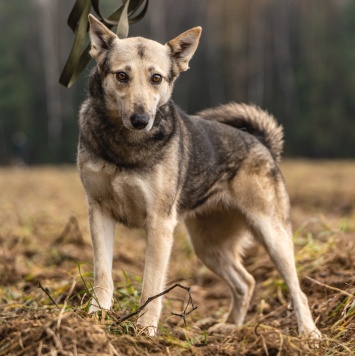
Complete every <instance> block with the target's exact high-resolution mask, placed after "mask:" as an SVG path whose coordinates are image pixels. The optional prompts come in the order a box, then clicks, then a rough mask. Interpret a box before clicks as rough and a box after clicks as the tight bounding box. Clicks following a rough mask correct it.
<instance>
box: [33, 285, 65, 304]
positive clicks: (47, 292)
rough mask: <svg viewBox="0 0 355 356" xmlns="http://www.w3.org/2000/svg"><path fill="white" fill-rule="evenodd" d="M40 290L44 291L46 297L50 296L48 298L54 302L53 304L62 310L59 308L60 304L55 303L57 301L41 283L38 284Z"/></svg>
mask: <svg viewBox="0 0 355 356" xmlns="http://www.w3.org/2000/svg"><path fill="white" fill-rule="evenodd" d="M38 288H40V289H42V290H43V292H44V293H46V295H47V296H48V298H49V299H50V300H51V301H52V303H53V304H54V305H55V306H56V307H57V308H58V309H60V308H59V305H58V304H57V303H56V302H55V300H54V299H53V298H52V296H51V294H50V292H49V290H48V288H43V287H42V284H41V282H38Z"/></svg>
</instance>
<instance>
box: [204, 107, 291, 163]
mask: <svg viewBox="0 0 355 356" xmlns="http://www.w3.org/2000/svg"><path fill="white" fill-rule="evenodd" d="M197 115H198V116H200V117H202V118H204V119H207V120H213V121H218V122H221V123H224V124H226V125H230V126H233V127H236V128H238V129H241V130H245V131H247V132H248V133H250V134H251V135H253V136H255V137H256V138H257V139H258V140H259V141H260V142H261V143H262V144H263V145H264V146H266V147H267V148H268V149H269V151H270V152H271V154H272V156H273V157H274V159H275V160H276V161H277V162H279V161H280V160H281V153H282V150H283V142H284V141H283V128H282V126H281V125H279V124H278V123H277V121H276V119H275V118H274V117H273V116H272V115H270V114H269V113H268V112H266V111H264V110H262V109H261V108H259V107H258V106H254V105H247V104H236V103H229V104H226V105H220V106H217V107H215V108H211V109H206V110H203V111H200V112H199V113H197Z"/></svg>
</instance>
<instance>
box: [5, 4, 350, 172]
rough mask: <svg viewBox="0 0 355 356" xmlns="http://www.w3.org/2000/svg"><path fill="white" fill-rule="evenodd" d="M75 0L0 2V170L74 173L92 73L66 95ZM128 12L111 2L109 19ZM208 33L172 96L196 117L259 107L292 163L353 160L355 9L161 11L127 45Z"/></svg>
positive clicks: (174, 7) (168, 7)
mask: <svg viewBox="0 0 355 356" xmlns="http://www.w3.org/2000/svg"><path fill="white" fill-rule="evenodd" d="M73 5H74V0H72V1H69V0H65V1H63V0H62V1H59V0H57V1H53V0H26V1H23V0H12V1H1V2H0V24H1V32H0V48H1V51H0V164H2V165H7V164H10V163H12V162H14V161H16V159H17V158H18V156H21V157H23V159H24V160H25V161H26V163H28V164H44V163H64V162H65V163H73V162H75V153H76V144H77V135H78V128H77V113H78V108H79V106H80V103H81V102H82V101H83V100H84V98H85V96H86V87H87V79H88V75H89V68H90V66H91V67H92V65H93V61H92V62H91V64H90V66H89V68H88V69H86V70H85V71H84V73H83V74H82V76H81V78H80V79H79V80H78V82H77V83H75V84H74V86H73V87H72V88H70V89H66V88H64V87H62V86H61V85H60V84H59V83H58V79H59V76H60V72H61V70H62V69H63V67H64V64H65V61H66V59H67V57H68V55H69V52H70V49H71V46H72V42H73V39H74V36H73V33H72V32H71V30H70V29H69V27H68V26H67V24H66V21H67V18H68V15H69V13H70V10H71V8H72V7H73ZM120 5H121V1H118V2H117V1H116V0H106V1H102V6H103V8H104V13H105V15H109V14H110V13H112V12H113V10H115V9H116V7H118V6H120ZM197 25H200V26H202V27H203V34H202V38H201V42H200V47H199V48H198V51H197V53H196V55H195V57H194V59H193V60H192V62H191V65H190V66H191V69H190V70H189V72H188V73H183V74H182V75H181V77H180V79H179V80H178V82H177V84H176V88H175V91H174V95H173V97H174V99H175V101H176V102H177V103H178V104H179V105H180V106H181V107H182V108H183V109H184V110H186V111H187V112H188V113H191V114H192V113H194V112H196V111H197V110H200V109H203V108H206V107H209V106H213V105H218V104H220V103H226V102H228V101H236V102H248V103H254V104H257V105H259V106H261V107H262V108H264V109H266V110H268V111H269V112H271V113H272V114H274V115H275V116H276V117H277V118H278V120H279V122H280V123H281V124H282V125H283V126H284V128H285V134H286V146H285V153H286V155H287V156H289V157H310V158H350V157H354V156H355V144H354V142H355V125H354V113H355V93H354V89H355V1H353V0H253V1H249V0H238V1H236V0H221V1H216V0H194V1H191V0H179V1H174V0H152V1H150V4H149V8H148V12H147V14H146V16H145V17H144V18H143V20H142V21H141V22H139V23H138V24H135V25H133V26H131V28H130V34H129V35H130V36H143V37H148V38H152V39H154V40H157V41H159V42H162V43H165V42H167V41H168V40H170V39H172V38H173V37H175V36H177V35H178V34H180V33H181V32H183V31H185V30H187V29H189V28H191V27H193V26H197Z"/></svg>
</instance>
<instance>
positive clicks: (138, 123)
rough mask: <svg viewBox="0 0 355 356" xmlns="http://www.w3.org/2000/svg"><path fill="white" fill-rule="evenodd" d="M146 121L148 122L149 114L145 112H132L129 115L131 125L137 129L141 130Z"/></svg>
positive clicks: (146, 123)
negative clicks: (139, 113) (141, 113)
mask: <svg viewBox="0 0 355 356" xmlns="http://www.w3.org/2000/svg"><path fill="white" fill-rule="evenodd" d="M148 122H149V116H148V115H146V114H143V115H138V114H133V115H132V116H131V123H132V126H133V127H134V128H135V129H137V130H143V129H144V128H145V127H146V126H147V125H148Z"/></svg>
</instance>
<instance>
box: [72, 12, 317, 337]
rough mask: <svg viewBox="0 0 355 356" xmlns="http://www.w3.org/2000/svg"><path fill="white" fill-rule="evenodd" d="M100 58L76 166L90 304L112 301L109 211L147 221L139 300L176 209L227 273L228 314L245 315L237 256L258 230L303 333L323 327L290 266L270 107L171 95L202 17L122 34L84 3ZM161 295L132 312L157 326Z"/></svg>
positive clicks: (155, 287)
mask: <svg viewBox="0 0 355 356" xmlns="http://www.w3.org/2000/svg"><path fill="white" fill-rule="evenodd" d="M89 22H90V31H89V35H90V41H91V50H90V55H91V56H92V57H93V58H94V59H95V61H96V64H97V65H96V67H95V68H94V69H93V71H92V73H91V74H90V79H89V93H88V97H87V99H86V100H85V101H84V103H83V104H82V106H81V109H80V115H79V116H80V118H79V144H78V168H79V171H80V177H81V181H82V184H83V186H84V189H85V192H86V196H87V202H88V212H89V213H88V214H89V226H90V234H91V238H92V244H93V255H94V292H93V293H94V295H95V298H93V300H92V304H91V307H90V312H95V311H97V310H98V309H99V308H104V309H110V307H111V304H112V296H113V290H114V286H113V280H112V259H113V244H114V242H113V240H114V226H115V222H118V223H121V224H123V225H125V226H127V227H131V228H143V229H144V230H145V231H146V235H147V246H146V260H145V268H144V278H143V285H142V293H141V300H140V302H141V303H142V304H143V303H144V302H145V301H146V300H147V299H148V298H149V297H151V296H155V295H157V294H158V293H160V292H162V291H163V289H164V285H165V278H166V271H167V268H168V262H169V256H170V252H171V247H172V244H173V231H174V228H175V226H176V225H177V222H178V221H182V220H184V222H185V225H186V227H187V231H188V233H189V236H190V239H191V242H192V245H193V248H194V250H195V253H196V254H197V256H198V257H199V258H200V259H201V261H202V262H203V263H204V264H205V265H206V266H207V267H208V268H209V269H211V270H212V271H213V272H215V273H216V274H217V275H219V276H220V277H221V278H222V279H223V280H225V281H226V282H227V284H228V285H229V287H230V289H231V292H232V303H231V306H230V309H229V312H228V315H227V317H226V322H228V323H234V324H236V325H241V324H242V323H243V321H244V318H245V315H246V313H247V310H248V306H249V303H250V299H251V297H252V294H253V290H254V286H255V281H254V278H253V277H252V276H251V275H250V274H249V273H248V272H247V270H246V269H245V268H244V266H243V263H242V255H243V251H244V249H245V248H247V246H248V244H249V243H250V241H251V239H252V238H254V239H256V240H257V241H259V242H260V243H261V244H262V245H263V246H264V247H265V249H266V251H267V252H268V253H269V255H270V257H271V260H272V261H273V263H274V264H275V266H276V268H277V269H278V271H279V272H280V274H281V276H282V277H283V279H284V280H285V282H286V284H287V286H288V289H289V292H290V296H291V301H292V304H293V307H294V311H295V314H296V317H297V323H298V331H299V333H300V334H312V335H313V336H314V337H320V335H321V334H320V332H319V331H318V329H317V328H316V326H315V324H314V322H313V319H312V316H311V312H310V309H309V307H308V302H307V298H306V296H305V294H304V293H303V292H302V291H301V288H300V284H299V280H298V277H297V273H296V268H295V261H294V250H293V243H292V230H291V223H290V204H289V198H288V194H287V192H286V189H285V184H284V181H283V177H282V174H281V172H280V169H279V166H278V162H279V160H280V156H281V151H282V146H283V130H282V127H281V126H279V125H278V124H277V122H276V121H275V119H274V118H273V117H272V116H271V115H270V114H268V113H267V112H265V111H263V110H261V109H260V108H258V107H256V106H252V105H245V104H236V103H230V104H227V105H222V106H219V107H216V108H212V109H207V110H204V111H202V112H200V113H198V114H197V115H194V116H188V115H187V114H185V113H184V112H183V111H182V110H181V109H180V108H179V107H178V106H177V105H175V103H174V102H173V101H172V99H171V93H172V90H173V86H174V82H175V80H176V79H177V77H178V76H179V74H180V72H183V71H186V70H187V69H188V68H189V61H190V60H191V58H192V56H193V54H194V53H195V51H196V48H197V46H198V42H199V38H200V34H201V28H200V27H195V28H192V29H190V30H188V31H186V32H184V33H182V34H181V35H179V36H178V37H176V38H174V39H173V40H171V41H169V42H167V43H166V44H165V45H162V44H160V43H157V42H155V41H152V40H149V39H146V38H141V37H133V38H127V39H119V38H118V37H117V36H116V35H115V34H114V33H113V32H111V31H110V30H109V29H107V28H106V27H105V26H104V25H103V24H102V23H101V22H100V21H98V20H97V19H96V18H95V17H94V16H92V15H89ZM161 309H162V298H157V299H155V300H153V301H152V302H150V303H149V304H148V305H147V306H146V308H145V309H144V311H143V312H142V313H141V315H140V316H139V318H138V321H137V324H138V325H139V326H142V327H144V328H146V330H149V335H152V336H153V335H155V334H156V330H157V326H158V321H159V317H160V313H161Z"/></svg>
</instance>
